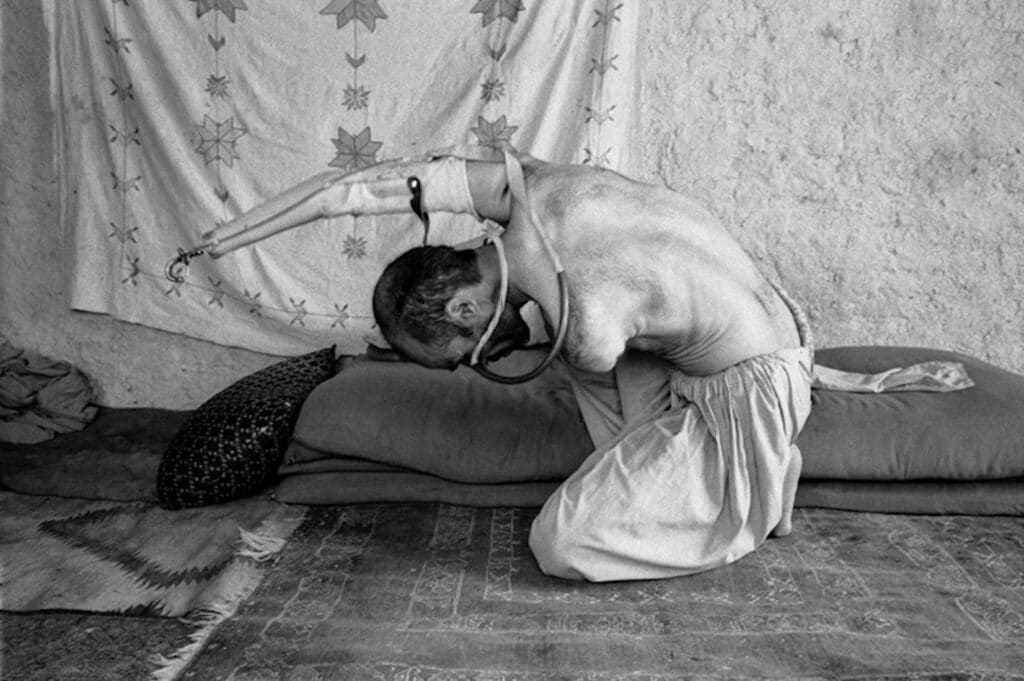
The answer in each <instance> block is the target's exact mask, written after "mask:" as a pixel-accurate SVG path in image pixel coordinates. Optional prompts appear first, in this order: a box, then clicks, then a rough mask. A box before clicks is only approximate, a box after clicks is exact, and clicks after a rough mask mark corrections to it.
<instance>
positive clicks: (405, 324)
mask: <svg viewBox="0 0 1024 681" xmlns="http://www.w3.org/2000/svg"><path fill="white" fill-rule="evenodd" d="M482 280H483V277H482V276H481V274H480V269H479V268H478V267H477V256H476V252H475V251H473V250H460V251H457V250H455V249H454V248H451V247H450V246H420V247H418V248H413V249H411V250H409V251H406V252H405V253H403V254H402V255H400V256H398V257H397V258H396V259H395V260H394V261H393V262H391V264H389V265H388V266H387V267H386V268H384V273H383V274H381V276H380V279H378V280H377V285H376V286H375V287H374V289H373V316H374V318H375V319H376V320H377V325H378V326H379V327H380V330H381V333H383V334H384V337H385V338H386V339H387V340H388V342H389V343H391V344H392V345H396V341H397V340H399V339H398V336H399V335H400V334H401V333H403V332H404V333H405V334H408V335H409V336H411V337H412V338H414V339H416V340H417V341H419V342H421V343H425V344H428V345H436V344H445V343H447V342H448V341H450V340H451V339H452V338H454V337H455V336H456V335H463V336H469V335H472V330H471V329H467V328H465V327H462V326H459V325H457V324H454V323H452V322H451V321H449V320H448V319H447V318H446V317H445V304H446V303H447V302H448V301H449V300H451V298H452V296H453V295H454V294H455V291H456V290H458V289H459V288H460V287H463V286H474V285H476V284H479V283H480V282H481V281H482ZM396 347H397V346H396Z"/></svg>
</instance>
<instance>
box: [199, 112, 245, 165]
mask: <svg viewBox="0 0 1024 681" xmlns="http://www.w3.org/2000/svg"><path fill="white" fill-rule="evenodd" d="M193 131H194V132H195V134H196V137H197V138H198V141H197V142H196V147H195V149H196V151H197V152H199V153H200V154H202V155H203V160H204V161H206V165H210V164H211V163H213V162H214V161H223V162H224V163H226V164H227V165H228V167H229V168H230V167H231V164H232V163H233V162H234V160H235V159H237V158H241V157H240V156H239V155H238V152H237V151H236V150H235V145H236V144H237V143H238V139H239V138H240V137H241V136H242V135H244V134H245V133H246V130H245V129H244V128H236V127H235V118H234V116H231V117H230V118H228V119H227V120H224V121H215V120H213V119H212V118H210V117H209V116H203V124H202V125H196V126H194V127H193Z"/></svg>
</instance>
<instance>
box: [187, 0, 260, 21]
mask: <svg viewBox="0 0 1024 681" xmlns="http://www.w3.org/2000/svg"><path fill="white" fill-rule="evenodd" d="M189 2H194V3H196V17H201V16H203V15H204V14H206V13H207V12H209V11H211V10H216V11H218V12H220V13H221V14H223V15H224V16H226V17H227V18H228V19H230V20H231V23H235V10H236V9H241V10H246V9H249V7H248V6H247V5H246V4H245V0H189Z"/></svg>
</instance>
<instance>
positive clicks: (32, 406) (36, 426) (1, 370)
mask: <svg viewBox="0 0 1024 681" xmlns="http://www.w3.org/2000/svg"><path fill="white" fill-rule="evenodd" d="M94 398H95V391H94V390H93V387H92V384H91V383H90V381H89V379H88V377H86V376H85V374H83V373H82V372H81V371H79V370H78V369H76V368H75V367H73V366H71V365H70V364H68V363H67V362H60V361H56V360H52V359H49V358H47V357H43V356H42V355H39V354H35V353H31V352H27V351H23V350H19V349H17V348H15V347H14V346H12V345H11V344H10V343H9V342H8V341H7V339H5V338H2V337H0V442H17V443H33V442H42V441H44V440H49V439H50V438H52V437H53V436H54V434H56V433H68V432H71V431H75V430H81V429H82V428H84V427H85V426H86V425H88V424H89V423H90V422H91V421H92V420H93V419H94V418H96V406H95V405H94V404H93V400H94Z"/></svg>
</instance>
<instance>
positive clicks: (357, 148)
mask: <svg viewBox="0 0 1024 681" xmlns="http://www.w3.org/2000/svg"><path fill="white" fill-rule="evenodd" d="M331 141H332V142H334V146H335V148H336V149H337V151H338V154H337V155H336V156H335V157H334V159H333V160H332V161H331V162H330V163H329V164H328V165H330V166H332V167H334V168H341V169H342V170H359V169H360V168H365V167H367V166H371V165H373V164H374V163H376V162H377V151H378V150H379V149H380V148H381V145H382V143H381V142H377V141H375V140H373V139H371V137H370V127H369V126H367V127H365V128H363V130H362V131H361V132H360V133H359V134H358V135H352V134H351V133H349V132H348V131H347V130H345V128H341V127H339V128H338V136H337V138H334V139H332V140H331Z"/></svg>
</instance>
